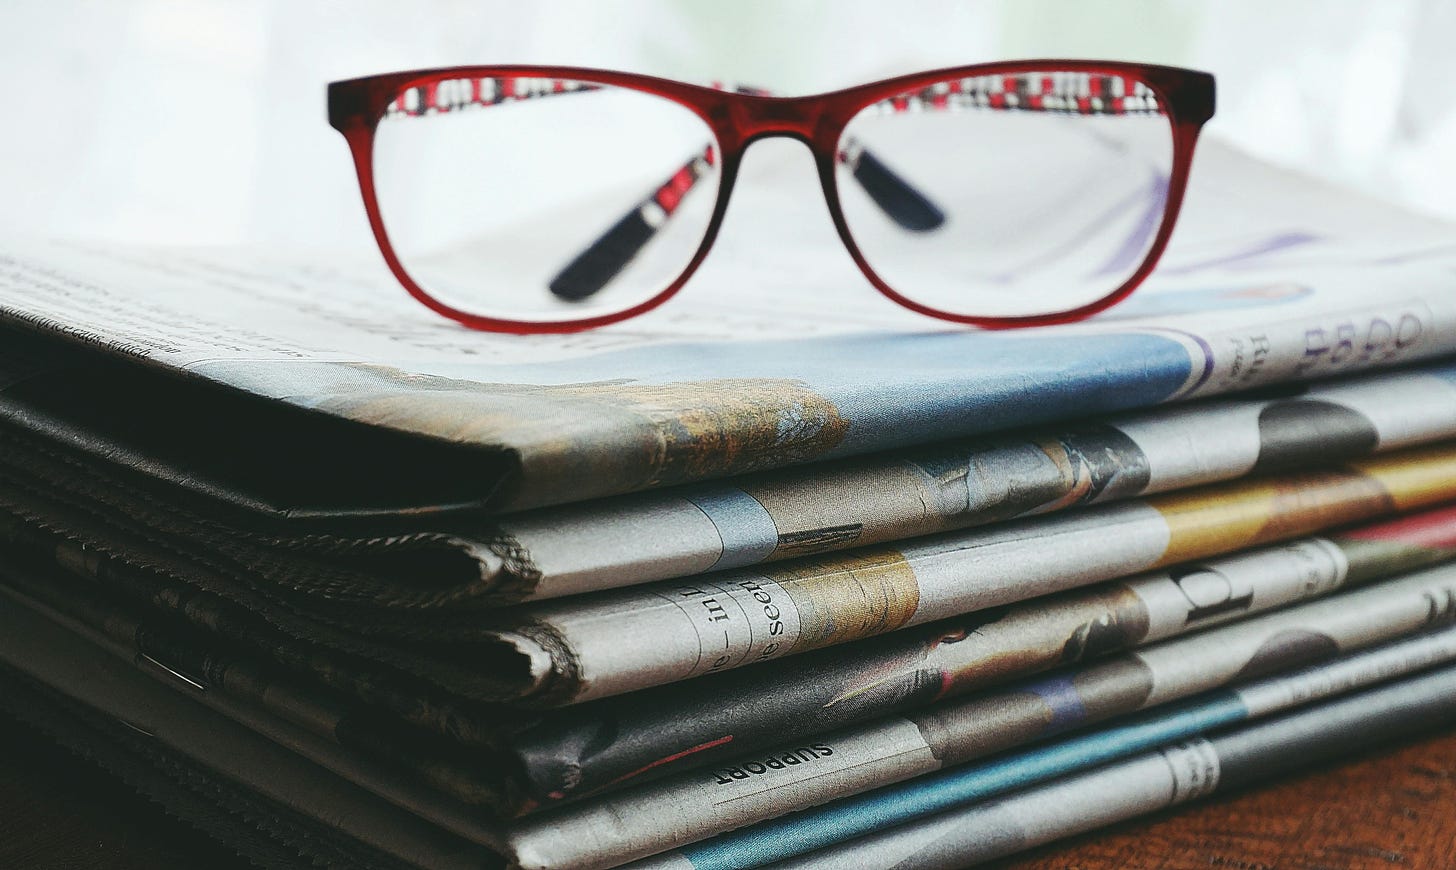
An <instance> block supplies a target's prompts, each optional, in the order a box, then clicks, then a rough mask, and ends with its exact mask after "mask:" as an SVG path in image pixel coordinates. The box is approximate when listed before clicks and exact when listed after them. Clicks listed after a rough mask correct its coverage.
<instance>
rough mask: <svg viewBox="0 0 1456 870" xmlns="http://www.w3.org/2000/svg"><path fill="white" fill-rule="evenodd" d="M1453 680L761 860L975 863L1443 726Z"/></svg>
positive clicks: (938, 866)
mask: <svg viewBox="0 0 1456 870" xmlns="http://www.w3.org/2000/svg"><path fill="white" fill-rule="evenodd" d="M1453 686H1456V668H1451V667H1446V668H1443V669H1441V670H1438V671H1435V672H1432V673H1429V674H1422V675H1420V676H1416V677H1411V678H1408V679H1405V680H1401V681H1399V682H1396V683H1392V684H1390V685H1388V686H1380V687H1377V688H1373V689H1369V690H1367V691H1364V692H1361V693H1359V694H1357V695H1352V696H1350V697H1347V698H1340V699H1338V700H1335V701H1330V702H1328V703H1325V704H1320V705H1318V706H1315V707H1312V708H1310V709H1307V710H1298V711H1296V712H1293V713H1289V714H1287V715H1284V716H1280V717H1279V718H1277V719H1271V720H1269V721H1267V722H1258V723H1255V724H1253V725H1248V726H1244V727H1242V728H1238V729H1235V730H1233V731H1231V732H1227V733H1221V734H1215V735H1212V736H1210V737H1208V738H1195V739H1193V740H1190V741H1187V742H1183V743H1178V744H1175V745H1171V746H1167V747H1165V748H1163V749H1161V750H1158V751H1155V752H1150V753H1148V754H1146V755H1140V756H1137V757H1135V758H1132V759H1130V760H1128V761H1123V762H1118V763H1116V764H1111V765H1108V766H1106V767H1102V768H1099V769H1097V770H1094V771H1091V772H1090V773H1084V774H1079V775H1077V776H1071V777H1067V778H1066V779H1062V780H1057V781H1054V782H1051V783H1049V784H1047V785H1043V786H1039V787H1036V788H1032V789H1028V790H1027V791H1024V792H1020V793H1018V794H1015V795H1012V796H1009V797H1006V798H1002V799H999V800H993V801H989V802H987V803H984V804H976V805H973V806H969V807H965V808H963V809H958V810H952V811H950V812H946V813H943V814H941V815H939V816H935V817H933V818H930V819H926V820H924V821H922V822H916V823H913V824H908V825H904V826H902V827H899V828H896V829H894V830H891V831H886V832H885V833H883V834H877V835H873V836H870V837H864V838H861V839H858V840H852V841H850V842H848V843H845V844H844V845H842V846H837V847H835V848H832V849H826V850H823V851H821V852H816V853H814V854H811V855H806V856H804V857H803V858H799V859H790V860H788V861H784V862H782V863H776V864H770V865H767V866H769V867H772V868H775V870H837V868H841V867H850V866H853V867H856V868H865V870H875V868H881V867H883V868H895V870H953V868H960V867H967V866H970V865H973V864H979V863H981V862H984V861H989V860H991V859H993V858H999V857H1002V856H1005V855H1009V854H1012V853H1014V852H1019V851H1022V850H1024V849H1030V848H1032V847H1033V846H1039V845H1041V844H1043V843H1049V842H1051V841H1053V840H1057V839H1061V838H1063V837H1070V836H1072V835H1074V834H1080V833H1083V832H1086V831H1092V830H1096V829H1098V828H1101V827H1105V826H1107V825H1110V824H1112V823H1114V822H1119V821H1122V820H1124V819H1130V818H1134V817H1137V816H1141V815H1146V814H1148V813H1153V812H1157V811H1158V810H1162V809H1166V808H1168V807H1173V806H1177V805H1179V804H1182V803H1185V802H1187V801H1193V800H1199V799H1202V798H1204V797H1207V796H1209V795H1211V794H1214V793H1216V792H1218V791H1220V790H1233V789H1236V788H1239V787H1240V786H1244V785H1248V784H1250V783H1255V782H1260V781H1262V780H1266V779H1270V778H1272V777H1275V776H1278V775H1280V774H1282V773H1284V772H1286V771H1289V770H1291V769H1294V768H1298V767H1302V766H1304V765H1312V764H1316V763H1318V762H1320V761H1325V760H1327V759H1338V758H1341V757H1342V756H1346V755H1348V754H1350V753H1354V752H1360V751H1362V750H1364V749H1366V748H1367V747H1370V746H1375V745H1379V744H1380V743H1383V742H1388V741H1391V740H1396V739H1399V738H1401V737H1405V736H1408V735H1414V734H1419V733H1422V732H1423V731H1428V730H1431V729H1433V728H1438V727H1442V726H1449V724H1450V723H1451V722H1453V721H1456V690H1453ZM665 866H671V867H674V868H687V867H691V866H693V865H691V864H686V863H683V862H677V863H673V864H669V865H665Z"/></svg>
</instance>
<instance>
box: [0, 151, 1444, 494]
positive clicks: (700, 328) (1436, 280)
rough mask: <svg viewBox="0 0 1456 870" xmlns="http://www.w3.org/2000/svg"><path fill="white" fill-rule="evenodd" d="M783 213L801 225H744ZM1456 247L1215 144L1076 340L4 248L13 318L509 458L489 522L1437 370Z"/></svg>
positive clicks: (364, 275) (109, 250)
mask: <svg viewBox="0 0 1456 870" xmlns="http://www.w3.org/2000/svg"><path fill="white" fill-rule="evenodd" d="M766 206H771V203H766ZM775 214H778V215H786V214H792V210H774V211H773V212H772V213H765V214H764V215H762V216H756V217H755V219H758V220H762V221H764V222H766V225H769V226H772V225H773V224H772V222H773V221H774V220H775V217H774V215H775ZM784 220H785V218H784V217H782V216H780V217H779V218H778V221H779V222H780V223H782V222H783V221H784ZM783 235H784V237H785V238H787V239H792V238H793V237H794V233H793V227H792V226H787V227H784V228H783ZM1453 239H1456V233H1453V231H1452V228H1451V227H1450V226H1447V225H1445V224H1442V223H1440V222H1437V221H1432V220H1429V219H1424V218H1419V217H1415V216H1412V215H1410V214H1407V213H1404V212H1402V211H1400V210H1398V209H1395V208H1393V207H1390V206H1385V205H1382V204H1380V203H1378V202H1375V201H1371V200H1365V199H1362V198H1361V197H1358V196H1355V195H1353V194H1350V193H1347V192H1344V191H1340V190H1336V189H1333V188H1329V187H1325V186H1322V185H1320V184H1317V183H1314V182H1311V181H1309V180H1308V179H1304V178H1302V177H1300V176H1297V175H1294V174H1291V173H1288V172H1284V171H1280V170H1276V169H1273V168H1270V167H1268V166H1264V165H1261V164H1259V163H1258V162H1257V161H1254V160H1252V159H1251V158H1248V157H1246V156H1243V155H1240V154H1238V153H1236V152H1234V151H1233V150H1231V149H1229V148H1227V147H1222V146H1219V145H1218V144H1217V143H1208V144H1206V145H1205V146H1204V147H1203V148H1201V149H1200V154H1199V162H1198V166H1197V171H1195V172H1194V175H1193V181H1192V189H1191V191H1190V193H1189V196H1188V200H1187V202H1186V204H1185V206H1184V210H1183V217H1182V218H1181V219H1180V227H1179V230H1178V232H1177V233H1176V235H1175V237H1174V239H1173V242H1172V247H1171V249H1170V250H1169V252H1168V253H1167V255H1166V256H1165V257H1164V259H1163V262H1162V266H1161V268H1160V270H1159V272H1158V274H1157V277H1156V278H1155V279H1154V281H1153V282H1152V283H1151V284H1150V286H1148V287H1145V288H1142V289H1140V290H1139V292H1138V293H1137V294H1134V296H1133V297H1132V299H1131V300H1129V302H1128V303H1127V304H1125V305H1123V306H1119V307H1117V308H1114V309H1113V310H1112V311H1111V312H1109V313H1108V314H1106V315H1105V316H1100V317H1098V318H1095V319H1094V320H1092V321H1089V322H1086V323H1080V324H1072V325H1067V326H1057V327H1048V328H1038V329H1027V330H1013V331H1007V332H978V331H975V330H969V329H960V328H947V327H946V325H945V324H943V323H938V322H936V321H933V320H929V319H926V318H922V317H919V316H917V315H914V314H913V313H911V312H902V311H899V310H897V309H896V307H895V306H893V305H891V304H890V303H889V302H888V301H887V300H883V299H881V298H879V297H878V295H877V294H875V293H873V292H872V291H871V290H870V288H868V287H865V288H859V289H862V290H863V291H864V292H860V293H853V292H849V291H850V290H851V289H854V288H845V287H841V286H823V282H822V280H816V276H817V275H820V274H824V273H825V270H823V269H818V268H816V262H818V261H821V260H822V259H823V258H825V257H842V256H843V252H842V251H839V250H837V249H836V250H832V251H831V250H822V249H805V250H802V251H799V252H798V253H799V254H800V255H801V256H800V257H799V258H798V259H797V260H796V262H798V263H799V264H800V268H798V269H796V270H795V271H793V272H787V271H785V272H784V273H782V274H764V272H763V270H761V269H756V268H755V267H754V263H753V259H752V257H746V256H745V257H741V258H740V259H739V260H733V261H731V262H727V263H724V264H723V265H722V266H721V267H720V268H717V269H716V270H714V271H715V275H716V277H715V278H714V279H713V281H712V282H711V283H712V286H708V285H707V284H699V285H696V286H693V287H691V288H690V292H686V293H684V294H683V298H681V299H679V300H674V304H672V305H668V306H664V307H663V308H662V309H659V310H658V311H656V312H653V313H651V314H649V315H647V316H645V317H644V318H641V319H639V320H634V321H632V322H629V323H624V324H621V325H620V326H616V327H611V328H607V329H602V330H598V331H593V332H588V333H581V334H575V335H567V336H504V335H491V334H482V333H476V332H470V331H468V330H464V329H462V328H460V327H458V326H457V325H455V324H453V323H450V322H448V321H445V320H443V319H441V318H439V317H437V316H436V315H435V314H433V313H432V312H430V311H428V310H426V309H425V308H424V307H423V306H420V305H418V304H416V303H415V302H414V301H413V300H411V299H409V298H408V297H407V295H406V294H405V293H404V292H403V291H401V290H400V289H399V288H398V287H396V286H392V282H391V281H389V280H388V279H387V278H386V277H385V276H384V275H383V274H382V269H381V268H380V267H379V266H378V265H377V264H376V263H373V262H372V261H371V262H369V263H363V262H354V263H350V262H341V261H339V259H338V258H329V257H327V256H319V255H310V256H298V255H290V254H275V253H273V252H261V251H230V252H229V251H217V252H205V251H189V250H178V249H170V250H169V249H155V250H152V249H148V250H140V249H128V248H124V247H107V246H101V245H92V244H82V243H31V242H25V241H22V240H6V241H5V242H3V243H0V317H3V318H4V319H5V320H8V321H10V322H12V323H15V324H20V325H24V326H27V327H29V328H32V329H35V330H40V331H42V332H44V333H47V334H52V335H66V336H70V337H73V338H75V339H78V340H81V341H84V342H87V343H89V344H92V345H95V346H99V347H102V348H106V349H109V350H111V351H113V352H115V353H117V354H122V355H125V356H128V357H132V358H134V359H137V360H142V361H145V362H148V363H150V364H152V365H153V366H161V367H165V368H168V369H171V370H174V371H179V372H185V373H187V374H189V375H192V376H194V377H198V378H203V379H206V380H209V381H212V382H215V383H218V384H223V385H226V386H229V387H233V388H236V389H240V390H243V391H246V392H250V393H254V394H256V395H259V396H264V397H268V398H271V399H276V400H278V401H281V402H286V403H289V404H291V405H294V406H298V407H303V408H308V409H313V410H316V411H321V412H324V413H326V414H330V415H336V416H339V417H343V418H346V419H348V420H353V421H357V422H360V423H367V424H371V425H373V426H379V427H387V428H391V429H395V430H399V431H407V432H413V433H418V434H421V435H424V436H427V437H430V438H435V439H443V440H446V441H450V442H456V443H461V444H466V445H473V446H476V447H479V448H481V449H489V450H491V451H497V452H499V451H504V452H506V453H509V454H510V455H511V456H512V457H513V458H514V461H515V465H516V474H515V476H514V478H513V479H512V480H511V481H509V482H508V485H507V486H505V487H504V488H501V489H499V492H500V495H499V497H498V499H497V507H499V508H501V509H522V508H528V507H534V506H540V505H546V504H556V503H563V502H571V501H581V500H585V499H588V498H595V497H599V496H604V495H610V494H616V493H623V492H630V491H636V490H642V489H648V488H655V487H659V486H665V485H671V484H677V483H685V482H690V481H696V480H705V479H710V478H719V477H724V476H728V475H732V474H741V473H746V472H751V471H756V470H761V469H765V468H771V467H782V466H786V465H791V464H797V463H803V462H808V461H812V460H821V459H831V458H836V457H845V456H851V455H860V454H864V453H868V452H874V451H881V450H887V449H894V448H900V447H906V446H910V445H915V444H923V443H927V442H930V441H941V440H946V439H951V438H962V437H969V436H973V435H977V434H982V433H985V432H988V431H994V430H998V429H1005V428H1008V427H1011V426H1025V425H1032V424H1038V423H1046V422H1049V421H1053V420H1058V419H1065V418H1069V417H1074V416H1087V415H1090V414H1095V413H1105V412H1111V411H1117V410H1125V409H1131V408H1135V407H1143V406H1148V405H1152V404H1156V403H1161V402H1167V401H1173V400H1180V399H1188V398H1193V397H1196V396H1206V395H1212V394H1216V393H1221V392H1229V391H1233V390H1239V389H1247V388H1250V387H1255V386H1259V385H1263V384H1269V383H1273V382H1278V381H1288V380H1309V379H1315V378H1322V377H1328V376H1332V375H1337V374H1344V373H1351V372H1355V371H1359V370H1362V369H1368V368H1372V367H1381V366H1390V365H1396V364H1401V363H1409V362H1414V361H1416V360H1420V359H1426V358H1431V357H1434V356H1439V355H1441V354H1447V353H1451V352H1453V351H1456V297H1453V294H1452V293H1451V289H1452V287H1453V285H1456V277H1453V268H1456V241H1453ZM740 260H741V261H740ZM178 411H179V413H183V414H185V413H186V409H185V408H184V409H178ZM500 483H501V482H500V481H498V480H492V481H488V482H487V481H483V482H482V488H483V491H492V492H493V491H496V490H497V487H498V485H499V484H500ZM486 487H489V488H488V489H486Z"/></svg>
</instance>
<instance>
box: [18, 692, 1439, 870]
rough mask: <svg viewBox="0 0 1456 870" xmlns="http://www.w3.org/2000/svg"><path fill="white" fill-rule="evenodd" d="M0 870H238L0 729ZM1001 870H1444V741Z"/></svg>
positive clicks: (72, 763)
mask: <svg viewBox="0 0 1456 870" xmlns="http://www.w3.org/2000/svg"><path fill="white" fill-rule="evenodd" d="M0 741H3V742H0V745H3V746H4V747H5V750H4V752H3V754H0V868H5V870H11V868H15V870H21V868H24V870H62V868H64V870H91V868H107V870H142V868H145V870H195V868H206V870H242V868H243V867H244V866H245V865H244V863H243V862H242V861H240V860H239V859H237V858H236V857H233V856H232V855H230V854H229V853H228V852H227V851H226V850H225V849H223V848H222V847H220V846H218V845H216V844H214V843H212V842H211V841H209V840H207V839H205V838H203V837H202V836H200V835H198V834H197V833H195V832H194V831H192V830H191V829H189V828H187V827H186V826H185V825H183V824H181V823H180V822H177V821H175V820H173V819H171V818H169V817H167V816H166V815H165V814H163V813H162V812H161V811H160V810H159V809H157V808H156V807H155V806H152V805H150V804H148V803H146V802H143V801H141V800H138V799H137V798H136V797H135V796H134V795H132V794H131V793H130V792H128V791H127V790H126V789H125V788H123V787H122V786H120V785H119V784H117V783H115V782H113V781H112V780H110V779H109V778H107V777H106V776H104V775H103V774H101V773H99V772H97V771H96V770H95V769H93V768H91V767H89V766H88V765H86V764H85V763H83V762H80V761H78V760H76V759H74V758H73V757H71V756H70V755H68V754H67V753H65V752H64V751H62V750H60V749H57V748H54V747H52V746H50V745H48V744H46V743H44V742H43V741H41V740H40V739H38V738H36V737H35V736H34V735H33V734H32V733H31V732H29V731H26V730H24V729H22V728H20V727H19V726H16V725H13V724H11V723H8V722H5V721H3V720H0ZM1004 867H1006V868H1008V870H1114V868H1116V870H1195V868H1211V870H1390V868H1415V870H1450V868H1456V734H1450V733H1448V734H1442V735H1438V736H1435V737H1430V738H1427V739H1425V740H1422V741H1419V742H1417V743H1414V744H1411V745H1408V746H1404V747H1397V748H1394V749H1388V748H1387V749H1383V750H1377V751H1375V752H1373V753H1370V754H1367V755H1364V756H1362V757H1360V758H1357V759H1352V760H1351V761H1349V762H1347V763H1345V764H1343V765H1341V766H1338V767H1333V768H1330V767H1327V768H1323V769H1320V770H1315V771H1311V772H1308V773H1306V774H1304V775H1301V776H1298V777H1294V778H1290V779H1286V780H1283V781H1281V782H1279V783H1276V784H1274V785H1271V786H1266V787H1264V788H1260V789H1256V790H1252V791H1246V792H1243V793H1241V794H1234V795H1225V796H1221V797H1217V798H1215V799H1214V800H1212V801H1208V802H1205V803H1203V804H1200V805H1197V806H1190V807H1184V808H1182V809H1181V810H1179V811H1174V812H1168V813H1164V814H1161V815H1159V816H1156V817H1153V818H1150V819H1147V820H1142V821H1137V822H1131V823H1128V824H1124V825H1121V826H1118V827H1116V828H1114V829H1111V830H1108V831H1103V832H1099V833H1097V834H1093V835H1089V836H1085V837H1081V838H1079V839H1077V840H1074V841H1071V842H1068V843H1063V844H1059V845H1055V846H1052V847H1047V848H1045V849H1043V850H1041V851H1038V852H1036V853H1033V854H1031V855H1029V856H1025V857H1023V858H1021V859H1018V860H1016V861H1013V862H1011V863H1009V864H1006V865H1004Z"/></svg>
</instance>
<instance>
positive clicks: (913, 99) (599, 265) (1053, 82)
mask: <svg viewBox="0 0 1456 870" xmlns="http://www.w3.org/2000/svg"><path fill="white" fill-rule="evenodd" d="M714 87H717V88H720V89H725V88H723V86H722V85H719V84H715V85H714ZM733 90H736V91H737V92H738V93H742V94H750V95H753V96H771V94H770V93H769V92H768V91H764V90H761V89H758V88H749V87H737V88H734V89H733ZM877 106H878V108H879V109H880V110H881V111H884V112H889V113H898V112H909V111H948V110H949V111H953V110H955V109H958V108H975V109H992V110H1001V111H1014V110H1020V111H1032V112H1062V113H1068V114H1087V115H1090V114H1107V115H1122V114H1145V113H1148V112H1154V113H1161V112H1162V107H1161V106H1160V105H1159V104H1158V102H1157V100H1156V98H1155V97H1154V95H1153V92H1152V90H1151V89H1150V88H1148V86H1147V85H1145V84H1143V83H1141V82H1138V81H1135V80H1133V79H1129V78H1124V77H1122V76H1106V75H1091V74H1085V75H1084V74H1072V75H1057V74H1052V75H1045V74H1042V75H1019V76H980V77H976V78H973V79H968V80H962V81H953V82H941V83H938V84H935V85H932V86H930V87H928V88H924V89H922V90H919V91H912V92H907V93H904V94H898V95H896V96H894V97H891V98H889V99H886V100H882V101H880V103H878V104H877ZM712 156H713V154H712V148H711V147H710V148H709V149H708V150H707V151H705V152H704V153H703V155H701V156H697V157H694V158H693V159H691V160H689V161H688V162H687V163H685V164H684V165H683V166H682V167H681V168H680V169H678V171H677V172H675V173H674V174H673V176H672V178H670V179H668V181H667V182H666V183H665V184H663V185H662V186H661V187H659V188H658V189H657V190H655V191H653V193H652V194H651V195H650V196H648V197H647V198H646V199H643V200H642V201H640V202H638V203H637V204H636V205H635V206H634V207H633V208H632V209H631V211H629V212H627V214H625V215H623V216H622V218H621V219H620V220H618V221H617V222H616V223H614V224H612V226H611V227H610V228H608V229H607V231H606V232H604V233H602V235H601V236H599V237H598V238H597V239H596V240H595V241H593V242H592V243H591V244H590V245H589V246H587V248H586V250H584V251H582V252H581V253H580V254H578V255H577V256H576V257H575V258H573V259H572V261H571V262H570V263H567V264H566V266H565V267H564V268H563V269H562V270H561V271H560V272H558V273H556V276H555V277H553V278H552V279H551V281H550V283H549V284H548V285H547V286H548V287H549V288H550V290H551V292H552V294H554V295H555V296H556V297H557V298H559V299H565V300H568V301H572V302H579V301H581V300H583V299H587V298H589V297H591V296H592V295H594V294H596V293H598V292H599V291H601V289H602V288H603V287H605V286H606V285H607V284H608V282H610V281H611V280H612V279H613V278H614V277H616V276H617V275H618V274H619V273H620V272H621V271H622V270H623V269H625V268H626V267H627V264H628V263H630V262H632V259H633V258H634V257H636V256H637V254H638V253H639V252H640V251H641V250H642V248H643V247H644V246H646V244H647V243H648V242H649V241H651V240H652V237H653V235H655V234H656V232H657V230H658V228H659V227H661V226H662V225H663V223H664V222H665V221H666V220H667V219H668V218H669V217H670V216H671V215H672V212H673V211H674V210H675V209H676V208H677V206H678V203H679V202H681V200H682V198H683V196H684V194H686V193H687V192H688V191H689V190H690V189H692V187H693V185H694V184H696V183H697V181H698V179H699V178H700V177H702V175H703V174H704V173H705V172H706V171H707V167H709V166H711V165H712ZM837 159H838V160H839V162H840V163H843V164H845V165H846V166H848V167H849V168H850V171H851V175H852V177H853V178H854V180H855V181H857V182H858V183H859V185H860V187H861V188H862V189H863V190H864V192H865V193H866V194H868V195H869V198H870V199H871V200H872V201H873V202H874V203H875V205H877V206H879V207H880V210H881V211H883V212H884V213H885V215H886V216H888V217H889V218H890V219H891V220H893V221H894V222H895V223H896V224H898V225H900V226H901V227H902V228H904V229H906V230H909V231H911V232H928V231H930V230H934V229H937V228H938V227H940V226H941V225H942V224H944V223H945V212H944V211H942V210H941V208H940V207H939V206H937V205H936V204H935V203H933V202H931V201H930V199H929V198H928V197H926V196H925V195H924V194H922V193H921V192H920V191H919V190H917V189H916V188H915V187H914V185H912V184H910V182H908V181H906V180H905V179H903V178H901V177H900V176H899V175H897V174H896V173H895V172H894V171H893V170H891V169H890V167H889V166H887V165H886V164H885V162H884V161H882V160H880V159H879V158H878V157H876V156H875V155H874V154H873V153H871V152H869V151H867V150H866V149H865V148H864V147H863V146H862V145H861V144H860V143H859V142H857V141H855V140H854V139H849V140H848V141H846V142H845V146H844V148H843V149H841V150H840V152H839V154H838V155H837Z"/></svg>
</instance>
